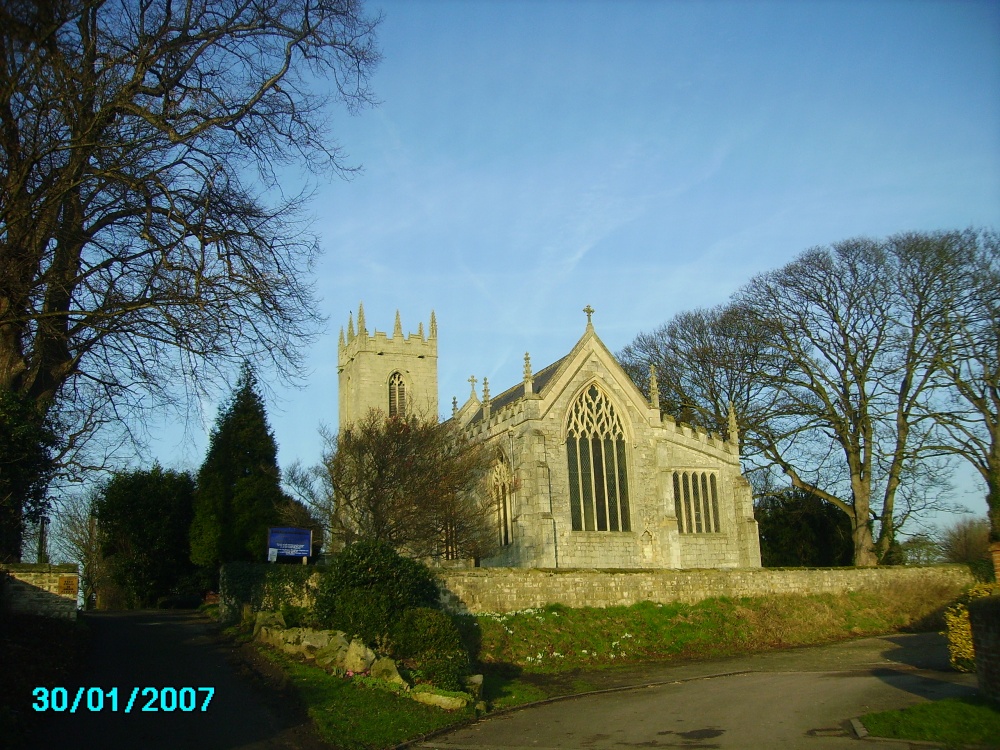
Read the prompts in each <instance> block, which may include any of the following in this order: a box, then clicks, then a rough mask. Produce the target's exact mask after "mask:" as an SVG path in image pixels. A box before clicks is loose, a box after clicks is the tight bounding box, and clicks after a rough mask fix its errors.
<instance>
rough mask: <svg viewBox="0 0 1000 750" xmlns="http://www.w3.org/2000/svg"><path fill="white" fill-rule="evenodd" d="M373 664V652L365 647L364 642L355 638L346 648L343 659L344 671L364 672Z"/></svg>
mask: <svg viewBox="0 0 1000 750" xmlns="http://www.w3.org/2000/svg"><path fill="white" fill-rule="evenodd" d="M374 663H375V652H374V651H372V650H371V649H370V648H368V646H366V645H365V643H364V641H362V640H360V639H358V638H355V639H354V640H353V641H351V645H350V646H348V647H347V655H346V656H345V657H344V669H346V670H347V671H348V672H366V671H368V668H369V667H371V665H372V664H374Z"/></svg>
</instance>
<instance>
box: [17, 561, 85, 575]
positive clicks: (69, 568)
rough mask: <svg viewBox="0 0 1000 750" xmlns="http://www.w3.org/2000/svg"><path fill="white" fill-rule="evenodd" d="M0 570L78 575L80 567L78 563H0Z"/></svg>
mask: <svg viewBox="0 0 1000 750" xmlns="http://www.w3.org/2000/svg"><path fill="white" fill-rule="evenodd" d="M0 570H6V571H9V572H11V573H77V572H78V571H79V566H78V565H77V564H76V563H59V564H56V565H52V564H49V563H0Z"/></svg>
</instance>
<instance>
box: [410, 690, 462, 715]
mask: <svg viewBox="0 0 1000 750" xmlns="http://www.w3.org/2000/svg"><path fill="white" fill-rule="evenodd" d="M410 697H411V698H413V700H415V701H417V702H418V703H424V704H426V705H428V706H437V707H438V708H443V709H445V710H447V711H457V710H458V709H460V708H465V706H466V705H467V704H468V702H469V701H468V700H466V699H465V698H459V697H457V696H452V695H440V694H438V693H428V692H416V693H413V692H411V693H410Z"/></svg>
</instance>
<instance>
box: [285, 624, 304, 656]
mask: <svg viewBox="0 0 1000 750" xmlns="http://www.w3.org/2000/svg"><path fill="white" fill-rule="evenodd" d="M304 632H305V628H285V629H284V630H283V631H281V644H282V648H283V650H285V651H298V650H299V644H300V643H302V634H303V633H304Z"/></svg>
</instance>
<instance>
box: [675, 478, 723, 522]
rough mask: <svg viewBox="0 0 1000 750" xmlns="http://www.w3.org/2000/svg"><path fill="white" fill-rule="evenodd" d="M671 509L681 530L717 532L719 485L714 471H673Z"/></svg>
mask: <svg viewBox="0 0 1000 750" xmlns="http://www.w3.org/2000/svg"><path fill="white" fill-rule="evenodd" d="M674 512H675V513H676V514H677V528H678V530H679V531H680V532H681V533H682V534H711V533H715V534H718V533H719V530H720V528H721V526H720V523H719V489H718V483H717V480H716V478H715V474H713V473H711V472H707V471H675V472H674Z"/></svg>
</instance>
